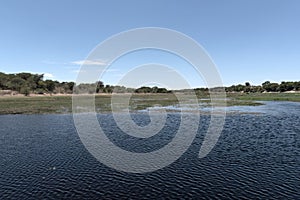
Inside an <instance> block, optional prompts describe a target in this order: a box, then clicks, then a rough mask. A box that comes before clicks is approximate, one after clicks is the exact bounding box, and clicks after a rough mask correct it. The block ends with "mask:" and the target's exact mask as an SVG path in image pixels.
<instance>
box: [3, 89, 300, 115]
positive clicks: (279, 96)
mask: <svg viewBox="0 0 300 200" xmlns="http://www.w3.org/2000/svg"><path fill="white" fill-rule="evenodd" d="M227 97H228V100H227V101H226V103H227V106H236V105H242V106H256V105H261V103H258V102H256V101H296V102H300V94H299V93H296V94H292V93H267V94H240V93H239V94H237V93H235V94H228V95H227ZM198 99H199V102H202V103H207V105H208V106H209V102H210V100H209V99H208V96H199V97H198ZM177 103H178V100H177V98H176V96H175V95H173V94H134V95H133V96H132V97H131V99H130V109H131V110H141V109H145V108H148V107H152V106H156V105H160V106H168V105H176V104H177ZM221 103H222V102H221V101H220V104H221ZM95 104H96V110H97V112H109V111H111V106H110V105H111V96H110V95H97V96H96V97H95ZM217 106H218V105H217ZM71 112H72V96H32V97H22V96H21V97H20V96H18V97H10V96H9V97H0V114H47V113H71Z"/></svg>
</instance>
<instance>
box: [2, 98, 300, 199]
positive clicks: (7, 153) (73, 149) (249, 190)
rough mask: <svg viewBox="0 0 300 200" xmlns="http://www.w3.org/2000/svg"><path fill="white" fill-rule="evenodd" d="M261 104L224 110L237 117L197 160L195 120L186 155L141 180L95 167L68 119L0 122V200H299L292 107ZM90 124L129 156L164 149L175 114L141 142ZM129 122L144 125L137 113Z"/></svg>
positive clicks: (299, 131)
mask: <svg viewBox="0 0 300 200" xmlns="http://www.w3.org/2000/svg"><path fill="white" fill-rule="evenodd" d="M264 103H265V105H263V106H255V107H244V106H243V107H229V108H227V109H228V111H232V110H233V111H238V112H241V113H243V114H242V115H240V114H234V115H228V116H227V118H226V124H225V127H224V130H223V132H222V135H221V137H220V140H219V142H218V143H217V145H216V146H215V148H214V149H213V151H212V152H211V153H210V154H209V155H208V156H207V157H205V158H204V159H198V152H199V149H200V146H201V143H202V141H203V138H204V135H205V133H206V130H207V126H208V124H209V123H208V122H209V120H210V117H209V115H203V116H201V120H200V128H199V130H198V135H197V137H196V138H195V140H194V142H193V144H192V145H191V147H190V148H189V149H188V151H187V152H186V153H185V154H184V155H183V156H182V157H181V158H180V159H178V160H177V161H176V162H175V163H173V164H172V165H170V166H168V167H166V168H164V169H161V170H159V171H156V172H153V173H148V174H127V173H123V172H118V171H115V170H113V169H110V168H108V167H106V166H105V165H103V164H101V163H99V162H97V160H96V159H95V158H93V157H92V156H91V155H90V154H89V153H88V152H87V150H86V149H85V148H84V146H83V145H82V143H81V141H80V139H79V137H78V135H77V133H76V130H75V127H74V124H73V121H72V116H71V115H3V116H0V121H1V126H0V133H1V135H0V179H1V182H0V194H1V199H42V198H43V199H119V198H122V197H123V198H132V199H141V198H146V199H156V198H166V197H169V198H217V199H222V198H226V199H228V198H230V199H243V198H247V199H257V198H262V199H271V198H279V199H299V198H300V194H299V191H300V184H299V182H300V173H299V171H300V123H299V122H300V103H292V102H264ZM248 112H249V113H257V112H259V113H261V114H259V115H256V114H255V115H254V114H246V113H248ZM98 118H99V122H100V124H102V125H105V128H104V131H105V132H106V134H107V135H108V137H109V138H110V140H111V141H113V142H114V143H115V144H116V145H118V146H120V147H122V148H124V149H127V150H129V151H134V152H150V151H153V150H156V149H159V148H161V147H162V146H164V145H166V144H168V142H170V141H171V140H172V138H173V136H174V133H175V132H176V129H177V128H178V126H179V123H180V114H179V113H174V112H172V113H169V114H168V117H167V122H166V125H165V127H164V128H163V130H162V131H161V132H160V133H159V134H157V135H155V136H153V137H151V138H149V139H141V138H134V137H131V136H128V135H126V134H124V133H122V131H121V130H120V129H119V128H118V127H117V126H116V124H115V123H114V121H113V117H112V116H111V115H110V114H100V115H98ZM132 118H133V120H134V121H135V122H136V123H137V124H141V125H145V124H147V123H149V117H148V116H147V115H146V113H143V112H142V113H135V114H132ZM111 159H114V158H111Z"/></svg>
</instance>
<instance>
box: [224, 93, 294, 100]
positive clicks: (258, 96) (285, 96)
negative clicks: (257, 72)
mask: <svg viewBox="0 0 300 200" xmlns="http://www.w3.org/2000/svg"><path fill="white" fill-rule="evenodd" d="M227 96H228V97H229V98H233V99H237V100H243V101H245V100H247V101H294V102H300V93H250V94H241V93H230V94H227Z"/></svg>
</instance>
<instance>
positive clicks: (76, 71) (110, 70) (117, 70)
mask: <svg viewBox="0 0 300 200" xmlns="http://www.w3.org/2000/svg"><path fill="white" fill-rule="evenodd" d="M93 71H97V72H102V69H99V70H93ZM119 71H120V70H119V69H106V70H104V73H107V72H119ZM71 72H73V73H79V72H81V73H88V72H89V71H88V70H83V69H75V70H72V71H71Z"/></svg>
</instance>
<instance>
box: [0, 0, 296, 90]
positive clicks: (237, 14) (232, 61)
mask: <svg viewBox="0 0 300 200" xmlns="http://www.w3.org/2000/svg"><path fill="white" fill-rule="evenodd" d="M142 27H161V28H168V29H172V30H176V31H179V32H181V33H183V34H185V35H187V36H189V37H191V38H193V39H194V40H195V41H196V42H198V43H199V44H200V45H201V46H202V47H203V48H204V49H205V50H206V52H207V53H208V54H209V56H210V57H211V59H212V60H213V62H214V63H215V64H216V66H217V69H218V71H219V73H220V76H221V78H222V80H223V84H224V85H225V86H229V85H232V84H238V83H245V82H250V83H251V84H253V85H257V84H261V83H262V82H264V81H266V80H270V81H274V82H281V81H289V80H290V81H299V80H300V77H299V72H300V70H299V69H300V45H299V44H300V1H298V0H286V1H282V0H263V1H262V0H226V1H223V0H188V1H184V0H178V1H175V0H126V1H121V0H118V1H117V0H95V1H94V0H85V1H83V0H82V1H80V0H78V1H72V0H51V1H50V0H44V1H40V0H23V1H19V0H2V1H1V6H0V30H1V32H0V71H1V72H5V73H17V72H24V71H26V72H32V73H44V74H45V79H53V80H59V81H75V80H76V78H77V75H78V71H79V69H80V64H82V62H83V60H85V59H86V58H87V57H88V55H89V54H90V53H91V52H92V50H93V49H94V48H95V47H96V46H97V45H98V44H100V43H101V42H103V41H105V40H106V39H107V38H109V37H111V36H113V35H115V34H118V33H120V32H123V31H127V30H130V29H134V28H142ZM151 62H152V63H163V64H166V65H169V66H172V68H174V70H176V71H179V72H180V73H182V76H183V77H184V78H185V79H187V81H188V82H189V83H190V85H191V87H202V86H204V85H203V84H205V83H204V82H203V80H202V78H201V77H200V76H198V75H197V74H195V73H194V71H193V67H192V66H190V64H188V63H187V62H185V61H184V60H182V58H179V57H176V56H174V55H171V54H168V53H166V52H162V51H157V50H145V51H141V52H133V53H130V54H128V55H125V56H123V57H121V58H120V59H119V60H117V61H116V62H115V63H113V64H112V65H111V67H110V70H108V71H107V73H106V74H104V75H103V77H101V79H102V80H103V81H104V83H105V84H113V85H114V84H117V83H118V81H119V80H120V79H121V78H122V77H123V76H124V75H125V74H126V73H127V72H128V71H130V70H131V69H132V68H134V67H136V66H138V65H141V64H144V63H151Z"/></svg>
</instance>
